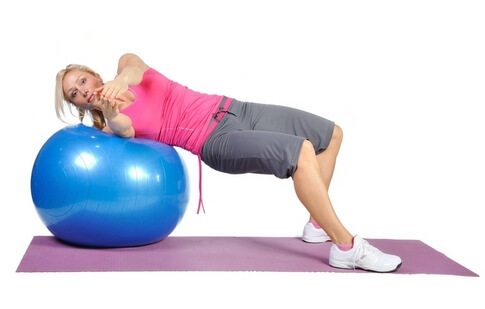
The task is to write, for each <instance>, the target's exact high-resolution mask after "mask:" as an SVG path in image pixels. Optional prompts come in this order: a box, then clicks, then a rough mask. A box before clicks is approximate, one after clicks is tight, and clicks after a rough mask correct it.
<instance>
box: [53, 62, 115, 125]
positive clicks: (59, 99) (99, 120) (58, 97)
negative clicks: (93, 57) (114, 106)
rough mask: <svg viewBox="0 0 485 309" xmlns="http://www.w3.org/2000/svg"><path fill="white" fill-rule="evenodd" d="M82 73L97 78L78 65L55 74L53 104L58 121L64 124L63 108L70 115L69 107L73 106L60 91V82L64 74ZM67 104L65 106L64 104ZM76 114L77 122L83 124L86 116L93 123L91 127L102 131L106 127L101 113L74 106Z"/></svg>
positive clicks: (87, 69) (85, 67)
mask: <svg viewBox="0 0 485 309" xmlns="http://www.w3.org/2000/svg"><path fill="white" fill-rule="evenodd" d="M75 70H78V71H83V72H86V73H89V74H92V75H94V76H97V73H96V72H94V71H93V70H92V69H91V68H89V67H87V66H84V65H80V64H69V65H68V66H66V68H65V69H63V70H60V71H59V72H58V73H57V76H56V94H55V103H56V115H57V118H59V120H61V121H63V122H65V119H64V117H65V115H66V114H65V107H66V106H67V107H68V108H69V111H70V112H71V114H73V113H72V109H71V107H72V106H73V105H74V104H72V102H71V101H70V100H69V98H68V97H66V96H65V94H64V90H63V89H62V82H63V81H64V77H66V74H67V73H69V72H71V71H75ZM66 103H67V104H66ZM75 107H76V109H77V112H78V118H79V121H81V122H83V120H84V116H85V115H86V114H88V115H89V116H90V117H91V120H92V121H93V125H94V126H95V127H96V128H98V129H100V130H102V129H103V128H104V127H105V126H106V119H105V118H104V115H103V113H102V112H101V111H99V110H87V109H85V108H82V107H77V106H75Z"/></svg>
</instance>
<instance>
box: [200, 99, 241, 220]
mask: <svg viewBox="0 0 485 309" xmlns="http://www.w3.org/2000/svg"><path fill="white" fill-rule="evenodd" d="M231 101H232V99H229V98H227V97H224V98H223V99H222V101H221V103H220V105H219V110H218V111H217V112H215V113H214V115H213V116H212V118H213V119H211V121H210V122H209V125H208V131H209V132H212V130H213V129H214V128H215V127H216V125H217V124H218V123H219V122H220V121H221V119H222V117H223V116H224V115H225V114H226V113H227V114H231V115H233V116H236V114H234V113H231V112H230V111H228V110H227V109H228V108H229V106H230V104H231ZM221 113H223V114H222V115H221ZM197 158H198V160H199V205H198V206H197V214H199V213H200V210H201V209H202V211H203V212H204V213H205V208H204V202H203V200H202V158H201V156H200V152H199V153H198V154H197Z"/></svg>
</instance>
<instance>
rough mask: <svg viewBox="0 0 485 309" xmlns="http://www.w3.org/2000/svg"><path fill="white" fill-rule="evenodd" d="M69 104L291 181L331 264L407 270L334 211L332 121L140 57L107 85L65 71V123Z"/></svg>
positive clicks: (60, 89) (244, 169)
mask: <svg viewBox="0 0 485 309" xmlns="http://www.w3.org/2000/svg"><path fill="white" fill-rule="evenodd" d="M64 102H67V103H68V104H72V105H74V106H75V107H76V108H77V110H78V112H79V118H80V120H81V121H82V120H83V118H84V116H85V113H88V114H89V115H90V116H91V117H92V119H93V124H94V126H95V127H97V128H99V129H100V130H103V131H105V132H107V133H111V134H116V135H118V136H121V137H126V138H131V137H142V138H149V139H153V140H156V141H159V142H162V143H165V144H169V145H173V146H178V147H181V148H183V149H186V150H188V151H190V152H192V153H194V154H195V155H197V156H199V159H200V160H202V161H204V163H206V164H207V165H209V166H210V167H212V168H214V169H216V170H218V171H221V172H225V173H232V174H240V173H260V174H273V175H275V176H276V177H278V178H289V177H292V179H293V182H294V188H295V192H296V194H297V196H298V198H299V200H300V201H301V203H302V204H303V205H304V206H305V207H306V209H307V210H308V211H309V212H310V215H311V216H310V220H309V222H308V223H307V224H306V225H305V228H304V232H303V240H304V241H307V242H323V241H327V240H331V241H332V242H333V244H332V246H331V249H330V259H329V263H330V265H331V266H333V267H338V268H348V269H353V268H361V269H364V270H369V271H376V272H391V271H394V270H396V269H397V268H399V266H401V263H402V262H401V259H400V258H399V257H398V256H395V255H389V254H386V253H383V252H381V251H380V250H378V249H376V248H374V247H373V246H371V245H370V244H369V243H368V242H367V241H365V240H364V239H362V238H361V237H359V236H355V237H354V236H353V235H352V234H350V232H349V231H348V230H347V229H346V228H345V227H344V225H343V224H342V223H341V222H340V220H339V219H338V217H337V215H336V213H335V211H334V209H333V206H332V203H331V201H330V198H329V196H328V187H329V185H330V181H331V179H332V175H333V171H334V167H335V162H336V158H337V154H338V152H339V149H340V145H341V142H342V130H341V128H340V127H339V126H337V125H335V124H334V123H333V122H332V121H329V120H327V119H324V118H321V117H319V116H316V115H313V114H310V113H307V112H304V111H300V110H297V109H292V108H288V107H282V106H275V105H263V104H256V103H247V102H239V101H237V100H235V99H232V98H228V97H225V96H219V95H208V94H203V93H199V92H196V91H192V90H190V89H188V88H187V87H184V86H182V85H180V84H178V83H176V82H174V81H171V80H169V79H168V78H166V77H165V76H163V75H162V74H160V73H159V72H157V71H156V70H154V69H153V68H150V67H149V66H148V65H147V64H146V63H145V62H144V61H143V60H142V59H140V57H138V56H137V55H134V54H125V55H123V56H122V57H121V58H120V59H119V62H118V72H117V76H116V78H115V79H114V80H111V81H108V82H103V80H102V79H101V77H100V76H99V75H98V74H97V73H95V72H94V71H93V70H91V69H89V68H88V67H85V66H80V65H69V66H67V67H66V68H65V69H63V70H61V71H60V72H59V73H58V74H57V79H56V112H57V116H58V117H59V119H62V116H63V115H64V107H65V106H66V105H65V104H64ZM69 106H71V105H69ZM199 162H200V161H199ZM200 206H201V202H199V208H200Z"/></svg>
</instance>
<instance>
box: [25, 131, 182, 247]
mask: <svg viewBox="0 0 485 309" xmlns="http://www.w3.org/2000/svg"><path fill="white" fill-rule="evenodd" d="M31 194H32V200H33V202H34V205H35V208H36V210H37V213H38V214H39V216H40V218H41V219H42V221H43V223H44V224H45V226H46V227H47V228H48V230H49V231H50V232H51V233H52V234H53V235H54V236H56V237H57V238H59V239H61V240H63V241H65V242H68V243H71V244H75V245H80V246H90V247H128V246H140V245H146V244H150V243H154V242H158V241H160V240H162V239H164V238H166V237H167V236H168V235H169V234H170V233H172V232H173V230H174V229H175V227H176V226H177V224H178V223H179V222H180V220H181V219H182V217H183V215H184V213H185V210H186V208H187V203H188V200H189V188H188V181H187V172H186V167H185V165H184V162H183V160H182V158H181V157H180V156H179V154H178V153H177V151H176V150H175V149H174V148H173V147H172V146H169V145H166V144H162V143H159V142H155V141H151V140H146V139H137V138H131V139H127V138H121V137H117V136H114V135H110V134H107V133H104V132H102V131H100V130H98V129H95V128H93V127H88V126H85V125H83V124H78V125H72V126H67V127H65V128H63V129H61V130H59V131H58V132H56V133H55V134H54V135H52V136H51V137H50V138H49V139H48V140H47V141H46V142H45V144H44V145H43V146H42V148H41V149H40V151H39V153H38V155H37V157H36V159H35V162H34V166H33V168H32V175H31Z"/></svg>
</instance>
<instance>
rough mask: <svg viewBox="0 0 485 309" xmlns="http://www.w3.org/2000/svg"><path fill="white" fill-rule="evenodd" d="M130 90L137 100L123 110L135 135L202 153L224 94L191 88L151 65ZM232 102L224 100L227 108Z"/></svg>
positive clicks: (197, 153) (194, 152)
mask: <svg viewBox="0 0 485 309" xmlns="http://www.w3.org/2000/svg"><path fill="white" fill-rule="evenodd" d="M129 89H130V90H131V91H132V92H133V93H134V94H135V100H134V102H133V103H132V104H131V105H130V106H128V107H126V108H124V109H123V110H121V113H123V114H125V115H127V116H129V117H130V118H131V121H132V125H133V128H134V129H135V137H139V138H147V139H151V140H156V141H159V142H161V143H164V144H167V145H171V146H178V147H181V148H183V149H186V150H188V151H190V152H192V153H193V154H196V155H199V154H200V151H201V149H202V145H203V144H204V142H205V140H206V139H207V137H208V136H209V134H210V133H211V132H212V130H213V129H214V127H215V124H217V122H215V121H213V120H214V118H213V117H214V115H215V114H216V113H217V111H218V110H219V104H220V103H221V101H222V99H223V98H224V97H223V96H220V95H209V94H204V93H199V92H196V91H193V90H190V89H189V88H187V87H185V86H182V85H180V84H178V83H176V82H174V81H172V80H169V79H168V78H167V77H165V76H164V75H162V74H160V73H159V72H157V71H156V70H154V69H152V68H150V69H148V70H147V71H146V72H145V73H144V75H143V79H142V81H141V83H140V84H138V85H136V86H130V87H129ZM230 101H231V100H230V99H228V100H227V101H226V102H225V103H226V104H225V109H227V108H229V105H230ZM211 120H212V121H211Z"/></svg>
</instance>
